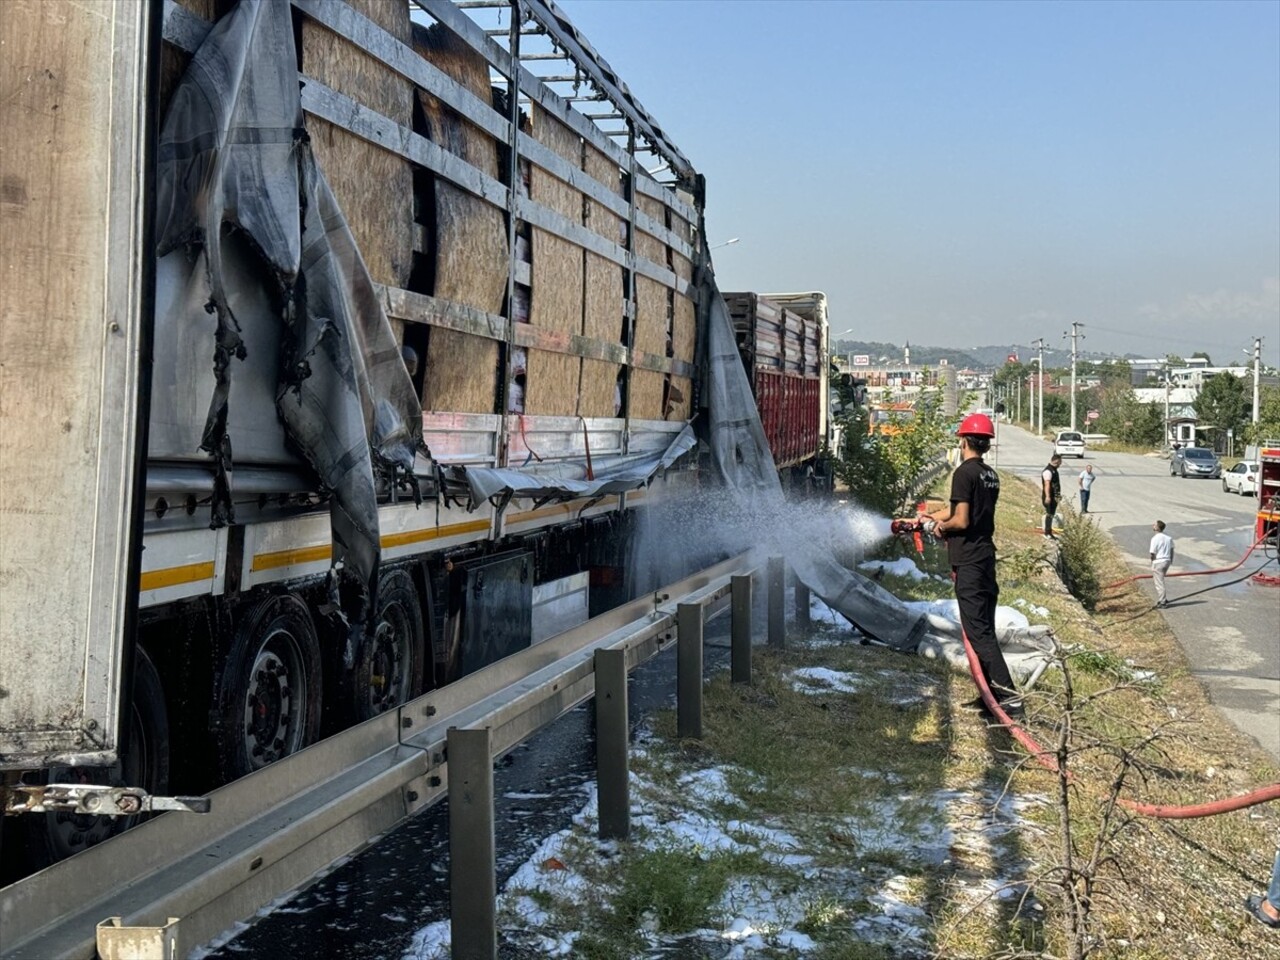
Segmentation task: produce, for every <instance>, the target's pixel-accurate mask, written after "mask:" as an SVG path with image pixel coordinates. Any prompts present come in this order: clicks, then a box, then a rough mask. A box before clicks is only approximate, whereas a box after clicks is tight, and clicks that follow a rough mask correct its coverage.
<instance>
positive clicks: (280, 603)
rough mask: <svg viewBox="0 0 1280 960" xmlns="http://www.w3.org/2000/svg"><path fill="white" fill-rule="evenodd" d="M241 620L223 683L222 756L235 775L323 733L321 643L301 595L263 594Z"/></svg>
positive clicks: (226, 774)
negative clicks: (298, 596) (321, 725)
mask: <svg viewBox="0 0 1280 960" xmlns="http://www.w3.org/2000/svg"><path fill="white" fill-rule="evenodd" d="M238 619H239V621H240V623H239V626H237V627H236V630H235V636H234V638H233V640H232V643H231V650H230V652H229V653H228V655H227V664H226V669H225V670H224V671H223V673H222V676H221V678H220V679H219V683H218V704H219V711H220V714H219V718H220V721H221V722H220V723H219V726H218V732H217V737H216V739H217V742H218V757H219V764H220V766H221V768H222V773H223V776H224V778H225V779H226V780H228V781H230V780H235V779H238V778H240V777H243V776H244V775H245V774H248V773H253V772H254V771H255V770H260V769H262V768H263V767H265V766H266V765H267V764H269V763H273V762H274V761H276V760H280V759H282V758H283V757H287V756H289V755H290V754H291V753H297V752H298V751H299V750H301V749H302V748H303V747H305V746H307V744H309V743H311V742H313V741H314V740H315V739H316V737H317V736H319V733H320V692H321V669H320V643H319V641H318V640H317V639H316V628H315V624H314V623H313V622H312V620H311V614H310V612H309V611H308V610H307V607H306V604H304V603H303V602H302V601H301V600H299V599H298V598H297V597H293V596H290V595H288V594H280V595H275V596H269V597H265V598H263V599H262V600H260V601H258V602H257V603H255V604H252V605H251V606H249V607H248V608H247V610H246V611H245V612H244V613H243V615H242V616H241V617H239V618H238Z"/></svg>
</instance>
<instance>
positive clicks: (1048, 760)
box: [960, 630, 1280, 820]
mask: <svg viewBox="0 0 1280 960" xmlns="http://www.w3.org/2000/svg"><path fill="white" fill-rule="evenodd" d="M960 635H961V638H962V639H963V640H964V652H965V656H966V657H967V658H968V660H969V673H970V674H972V676H973V682H974V683H975V684H977V685H978V692H979V693H981V694H982V702H983V703H984V704H986V706H987V709H988V710H990V711H991V713H992V714H993V715H994V716H995V717H996V718H997V719H999V720H1000V722H1001V724H1003V725H1004V726H1005V727H1006V728H1007V729H1008V731H1009V734H1010V735H1011V736H1012V737H1013V738H1014V739H1015V740H1017V741H1018V742H1019V743H1020V744H1022V745H1023V746H1024V747H1026V749H1027V750H1028V752H1030V754H1031V756H1032V757H1033V758H1035V760H1036V762H1037V763H1039V764H1040V765H1041V766H1042V767H1044V768H1045V769H1046V770H1048V771H1049V772H1050V773H1059V772H1060V771H1059V767H1058V761H1057V758H1056V757H1055V756H1054V755H1053V753H1051V752H1050V751H1047V750H1045V749H1044V747H1042V746H1040V744H1039V743H1037V742H1036V740H1035V738H1034V737H1032V736H1031V734H1029V733H1027V731H1025V730H1024V729H1022V727H1020V726H1019V725H1018V724H1016V723H1014V722H1013V720H1011V719H1010V718H1009V715H1008V714H1007V713H1005V711H1004V708H1002V707H1001V706H1000V702H999V701H998V700H996V698H995V695H994V694H993V693H992V692H991V688H990V687H989V686H987V681H986V678H985V677H983V676H982V667H981V665H980V664H979V663H978V656H977V654H976V653H974V652H973V645H972V644H970V643H969V636H968V634H966V633H965V632H964V631H963V630H961V633H960ZM1063 772H1064V773H1065V775H1066V777H1067V778H1068V779H1069V780H1071V781H1074V780H1075V777H1074V775H1073V774H1072V773H1071V772H1070V771H1063ZM1271 800H1280V783H1273V784H1271V785H1270V786H1266V787H1261V788H1259V789H1257V790H1252V791H1250V792H1249V793H1242V794H1240V795H1239V796H1235V797H1227V798H1225V799H1222V800H1213V801H1210V802H1209V803H1197V804H1191V805H1188V806H1175V805H1165V804H1155V803H1139V802H1137V801H1136V800H1129V799H1127V798H1125V797H1119V798H1117V801H1116V802H1117V803H1118V804H1119V805H1120V806H1121V807H1123V808H1124V809H1126V810H1128V811H1130V812H1131V813H1136V814H1138V816H1141V817H1153V818H1156V819H1160V820H1191V819H1194V818H1196V817H1213V816H1217V815H1218V814H1220V813H1230V812H1232V811H1233V810H1243V809H1245V808H1246V807H1253V806H1257V805H1258V804H1260V803H1267V802H1269V801H1271Z"/></svg>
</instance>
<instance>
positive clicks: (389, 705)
mask: <svg viewBox="0 0 1280 960" xmlns="http://www.w3.org/2000/svg"><path fill="white" fill-rule="evenodd" d="M424 637H425V634H424V632H423V625H422V600H421V598H420V597H419V596H418V591H417V588H416V587H415V586H414V584H413V577H411V576H410V575H409V573H408V572H407V571H405V570H388V571H386V572H384V573H383V574H382V575H381V576H380V577H379V578H378V612H377V619H376V621H375V623H374V628H373V633H372V635H371V636H369V637H366V638H365V642H364V643H363V644H362V645H361V649H360V658H359V661H358V662H357V663H356V669H355V670H354V671H352V673H351V677H350V679H351V682H350V686H349V690H348V695H347V702H348V703H349V704H350V706H351V713H352V717H353V719H354V720H355V722H357V723H359V722H361V721H364V720H368V719H370V718H371V717H376V716H377V715H378V714H380V713H385V712H386V711H387V710H394V709H395V708H396V707H398V706H400V704H402V703H404V702H405V701H407V700H412V699H413V698H414V697H416V696H417V695H418V694H420V693H421V692H422V677H423V670H424V666H425V660H426V643H425V640H424Z"/></svg>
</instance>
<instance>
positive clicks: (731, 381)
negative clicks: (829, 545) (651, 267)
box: [703, 272, 929, 650]
mask: <svg viewBox="0 0 1280 960" xmlns="http://www.w3.org/2000/svg"><path fill="white" fill-rule="evenodd" d="M703 283H704V284H705V285H706V289H705V290H704V295H705V296H706V297H707V298H708V300H709V302H710V305H711V309H710V310H709V311H708V314H709V318H708V319H709V323H708V328H707V363H708V369H707V416H708V424H707V432H708V440H709V442H710V445H711V459H712V461H713V462H714V464H715V466H716V470H717V472H718V473H719V474H720V476H721V477H722V478H723V479H724V482H725V485H726V486H727V487H728V488H729V490H730V491H732V492H733V494H734V495H736V496H739V497H743V498H746V499H750V500H751V501H753V504H752V509H753V510H755V511H757V512H759V510H760V501H762V500H764V501H765V502H776V503H777V505H778V508H777V515H778V516H783V515H784V513H783V496H782V485H781V483H780V482H779V480H778V470H777V468H776V467H775V466H774V462H773V455H772V454H771V453H770V452H769V442H768V441H767V440H766V439H765V435H764V428H763V427H762V426H761V425H760V413H759V411H758V410H757V409H756V403H755V398H754V397H753V396H752V394H751V384H750V383H749V382H748V380H747V373H746V370H745V369H744V368H743V366H742V358H741V356H739V354H738V345H737V341H736V340H735V338H734V333H733V318H732V317H731V316H730V315H729V308H728V307H727V306H726V305H725V302H724V298H723V297H722V296H721V295H720V291H719V289H718V288H717V287H716V284H715V280H714V278H712V277H711V275H710V273H709V272H704V276H703ZM787 561H788V562H789V563H790V564H791V566H792V568H793V569H794V570H795V572H796V576H798V577H799V578H800V579H801V580H803V581H804V582H805V584H807V585H808V587H809V589H811V590H812V591H813V592H814V593H816V594H817V595H818V596H820V597H821V598H822V599H823V600H824V601H826V603H827V604H828V605H829V606H830V607H831V608H832V609H833V610H838V611H839V612H840V613H841V614H843V615H844V616H845V617H846V618H847V619H848V620H849V622H850V623H852V624H855V625H856V626H857V627H858V628H859V629H860V630H861V631H862V632H863V633H865V634H867V635H868V636H871V637H874V638H875V639H877V640H879V641H881V642H883V643H886V644H888V645H889V646H891V647H894V648H896V649H899V650H915V649H916V647H917V646H918V645H919V643H920V641H921V640H923V639H924V638H925V635H926V632H927V630H928V626H929V624H928V621H927V620H926V618H925V617H924V616H923V615H921V614H913V613H912V612H911V611H910V610H908V609H907V607H906V605H905V604H903V602H902V601H901V600H899V599H898V598H897V597H895V596H894V595H893V594H892V593H890V592H889V591H888V590H885V589H884V588H883V587H881V586H879V585H878V584H876V583H875V582H873V581H871V580H868V579H867V578H866V577H862V576H859V575H858V574H856V573H854V572H853V571H851V570H848V569H846V568H845V567H844V566H842V565H841V564H839V563H838V562H837V561H836V559H835V558H834V557H831V556H828V555H826V554H823V553H820V552H817V551H806V552H804V553H802V554H799V553H797V554H793V555H791V556H788V557H787Z"/></svg>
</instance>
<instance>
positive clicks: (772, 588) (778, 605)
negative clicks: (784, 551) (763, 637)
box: [765, 557, 787, 650]
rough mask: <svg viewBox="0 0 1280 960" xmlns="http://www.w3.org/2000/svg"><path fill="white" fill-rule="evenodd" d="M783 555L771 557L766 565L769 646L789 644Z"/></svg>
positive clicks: (781, 646) (777, 647)
mask: <svg viewBox="0 0 1280 960" xmlns="http://www.w3.org/2000/svg"><path fill="white" fill-rule="evenodd" d="M785 569H786V568H785V566H784V564H783V562H782V558H781V557H770V558H769V563H768V565H767V567H766V574H765V579H766V587H765V589H766V591H767V594H768V598H769V646H771V647H774V648H776V649H779V650H781V649H784V648H785V647H786V645H787V581H786V577H785V573H784V572H785Z"/></svg>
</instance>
